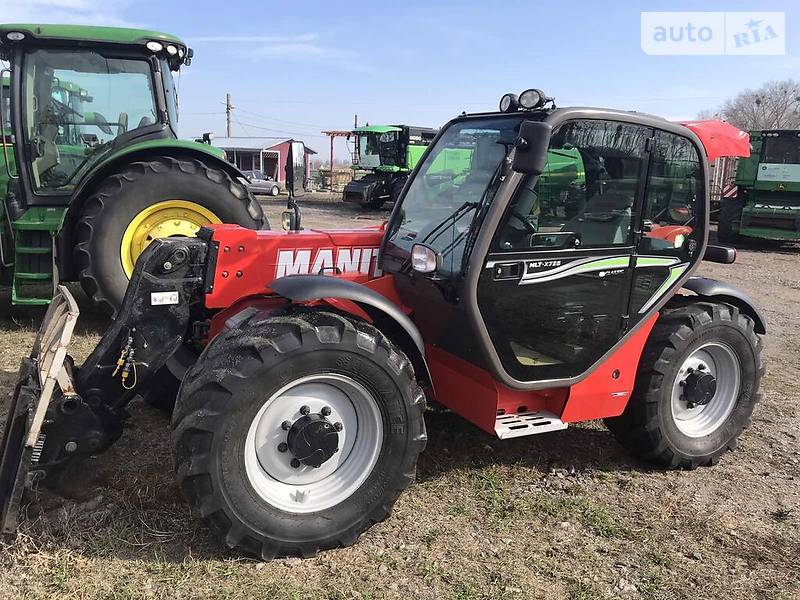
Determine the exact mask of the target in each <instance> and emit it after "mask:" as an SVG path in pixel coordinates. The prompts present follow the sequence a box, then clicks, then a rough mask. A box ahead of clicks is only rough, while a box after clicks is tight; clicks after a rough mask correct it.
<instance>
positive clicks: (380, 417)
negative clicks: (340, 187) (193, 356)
mask: <svg viewBox="0 0 800 600" xmlns="http://www.w3.org/2000/svg"><path fill="white" fill-rule="evenodd" d="M424 410H425V396H424V394H423V392H422V390H421V389H420V387H419V386H418V385H417V383H416V380H415V378H414V372H413V368H412V366H411V363H410V362H409V360H408V359H407V357H406V356H405V355H404V354H403V353H402V352H401V351H400V350H399V349H398V348H397V347H395V346H394V345H393V344H392V343H391V342H390V341H389V340H388V339H387V338H386V337H385V336H384V335H383V334H381V333H380V331H378V330H377V329H375V328H374V327H373V326H371V325H369V324H367V323H363V322H361V321H356V320H351V319H348V318H345V317H343V316H340V315H337V314H333V313H327V312H304V313H297V314H290V315H286V316H259V315H255V316H254V317H251V318H250V319H249V320H248V321H247V322H245V323H243V324H241V325H240V326H238V327H236V328H234V329H232V330H229V331H226V332H223V333H221V334H219V336H217V337H216V338H214V340H212V342H211V343H210V344H209V345H208V346H207V348H206V349H205V350H204V352H203V354H202V355H201V357H200V359H199V361H198V362H197V364H196V365H195V366H193V367H192V368H191V369H189V371H188V372H187V373H186V376H185V377H184V380H183V384H182V386H181V390H180V394H179V396H178V402H177V404H176V407H175V412H174V413H173V427H174V431H173V434H172V441H173V447H174V451H175V461H176V468H177V474H178V481H179V483H180V486H181V488H182V490H183V492H184V494H185V495H186V497H187V499H188V501H189V503H190V505H191V507H192V509H193V511H194V512H195V513H196V514H198V515H200V516H202V517H203V518H204V519H205V521H206V522H207V523H208V524H209V526H210V527H211V529H212V530H213V531H214V532H215V533H216V534H217V536H219V538H220V539H221V540H222V541H223V542H224V543H225V544H227V546H229V547H230V548H234V549H237V550H239V551H242V552H245V553H247V554H251V555H255V556H258V557H261V558H262V559H264V560H268V559H271V558H273V557H275V556H296V555H300V556H303V557H307V556H312V555H314V554H316V553H317V552H318V551H320V550H324V549H328V548H334V547H339V546H348V545H350V544H353V543H354V542H355V541H356V539H357V538H358V537H359V535H361V533H363V532H364V531H365V530H366V529H368V528H369V527H370V526H371V525H373V524H374V523H377V522H379V521H382V520H384V519H385V518H386V517H387V516H388V515H389V513H390V511H391V508H392V505H393V504H394V502H395V500H397V498H398V496H399V495H400V493H401V492H402V491H403V490H404V489H405V488H406V487H408V486H409V485H410V484H411V483H412V482H413V481H414V477H415V473H416V463H417V456H418V455H419V453H420V452H422V450H423V449H424V448H425V442H426V439H427V438H426V435H425V423H424V419H423V412H424Z"/></svg>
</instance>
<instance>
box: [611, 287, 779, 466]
mask: <svg viewBox="0 0 800 600" xmlns="http://www.w3.org/2000/svg"><path fill="white" fill-rule="evenodd" d="M709 341H716V342H722V343H724V344H725V345H727V346H728V347H729V348H730V349H732V351H733V352H734V354H735V356H736V357H737V359H738V363H739V366H740V370H739V374H740V387H739V394H738V397H737V398H736V401H735V405H734V406H733V408H732V410H731V412H730V413H729V414H728V416H727V418H725V420H724V421H723V422H722V423H721V424H720V425H719V426H718V427H716V429H714V430H713V431H710V432H709V433H708V434H707V435H705V436H703V437H690V436H688V435H685V434H684V433H683V432H682V431H681V430H680V429H679V428H678V426H677V425H676V419H675V418H674V416H673V410H672V404H671V403H672V389H673V384H674V382H675V380H676V377H678V372H679V369H680V368H681V366H682V365H683V363H684V360H686V358H687V357H689V356H690V355H691V354H692V353H693V352H694V351H695V350H696V349H698V348H700V347H701V346H703V345H704V344H706V343H708V342H709ZM761 349H762V342H761V338H760V336H758V335H757V334H756V333H755V331H754V329H753V320H752V319H751V318H750V317H748V316H747V315H745V314H743V313H740V312H739V310H738V309H737V308H736V307H734V306H731V305H728V304H723V303H712V302H695V301H677V302H675V303H674V304H673V307H672V308H670V307H669V305H667V308H666V309H665V310H664V311H663V312H662V314H661V316H660V317H659V319H658V321H657V322H656V324H655V327H654V328H653V331H652V332H651V334H650V338H649V339H648V341H647V344H646V345H645V348H644V351H643V353H642V357H641V359H640V361H639V369H638V372H637V375H636V382H635V385H634V390H633V394H632V396H631V399H630V401H629V402H628V406H627V407H626V409H625V412H624V413H623V414H622V415H621V416H619V417H614V418H610V419H606V420H605V423H606V425H607V426H608V428H609V429H610V430H611V431H612V433H613V434H614V436H615V437H616V438H617V439H618V440H619V442H620V443H621V444H622V445H623V446H624V447H625V448H626V449H627V450H628V451H629V452H630V453H631V454H633V455H635V456H638V457H640V458H643V459H645V460H648V461H650V462H653V463H655V464H657V465H659V466H662V467H665V468H668V469H694V468H696V467H698V466H710V465H714V464H716V463H717V461H718V460H719V457H720V456H721V455H722V454H723V453H724V452H726V451H727V450H733V449H734V448H736V446H737V444H738V437H739V435H740V434H741V432H742V431H743V430H744V429H745V428H747V427H748V426H749V425H750V423H751V416H752V413H753V408H754V407H755V404H756V402H757V401H758V400H759V398H760V394H759V391H758V390H759V385H760V383H761V377H762V376H763V374H764V370H765V369H764V363H763V361H762V358H761ZM715 400H716V398H712V399H711V401H710V402H714V401H715Z"/></svg>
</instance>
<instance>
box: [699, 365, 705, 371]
mask: <svg viewBox="0 0 800 600" xmlns="http://www.w3.org/2000/svg"><path fill="white" fill-rule="evenodd" d="M697 370H698V371H705V370H706V366H705V365H697Z"/></svg>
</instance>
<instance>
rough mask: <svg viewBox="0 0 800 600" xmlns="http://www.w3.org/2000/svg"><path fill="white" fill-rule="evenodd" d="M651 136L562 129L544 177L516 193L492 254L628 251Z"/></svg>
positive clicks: (614, 128) (599, 126) (571, 125)
mask: <svg viewBox="0 0 800 600" xmlns="http://www.w3.org/2000/svg"><path fill="white" fill-rule="evenodd" d="M650 132H651V130H650V129H649V128H647V127H643V126H640V125H631V124H625V123H619V122H616V121H601V120H576V121H569V122H567V123H564V124H563V125H562V126H561V127H559V128H558V130H557V131H556V132H555V133H554V134H553V137H552V140H551V142H550V148H549V150H548V152H547V165H546V167H545V171H544V172H543V173H542V174H541V175H540V176H539V177H528V178H527V179H526V180H525V181H524V182H523V184H522V185H521V187H520V189H519V190H518V191H517V194H516V197H515V199H514V200H513V201H512V203H511V205H510V206H509V209H508V211H507V213H506V215H505V217H504V219H505V220H504V223H503V225H502V226H501V228H500V230H499V233H498V235H497V237H496V238H495V249H496V250H498V251H514V250H519V251H531V250H547V249H557V248H573V247H576V248H577V247H581V248H582V247H590V248H591V247H613V246H626V245H630V244H631V243H632V235H631V233H632V228H633V214H632V213H633V207H634V205H635V202H636V194H637V190H638V189H639V185H640V178H641V172H642V163H643V161H644V156H645V144H646V141H647V138H648V137H650Z"/></svg>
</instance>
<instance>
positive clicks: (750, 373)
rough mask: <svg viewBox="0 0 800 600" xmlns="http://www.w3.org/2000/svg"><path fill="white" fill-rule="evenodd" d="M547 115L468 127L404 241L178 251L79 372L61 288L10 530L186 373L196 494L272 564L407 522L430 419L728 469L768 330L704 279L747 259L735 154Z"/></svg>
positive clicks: (642, 120) (182, 398)
mask: <svg viewBox="0 0 800 600" xmlns="http://www.w3.org/2000/svg"><path fill="white" fill-rule="evenodd" d="M547 100H548V99H546V98H545V97H544V95H543V94H541V93H540V92H538V91H537V90H528V91H526V92H525V93H523V94H521V95H520V97H519V98H517V97H516V96H511V97H509V96H506V97H505V98H504V100H503V102H502V104H501V108H502V110H501V111H498V112H491V113H484V114H472V115H463V116H460V117H458V118H456V119H454V120H452V121H450V122H449V123H448V124H447V125H446V126H445V127H443V128H442V130H441V131H440V132H439V134H438V136H437V138H436V140H435V141H434V142H433V143H432V144H431V146H430V147H429V148H428V150H427V151H426V153H425V156H424V157H423V158H422V160H421V162H420V164H419V165H418V166H417V168H416V169H415V170H414V171H413V173H412V174H411V176H410V179H409V182H408V185H407V186H406V187H405V189H404V192H403V194H402V196H401V197H400V199H399V201H398V203H397V205H396V206H395V207H394V210H393V212H392V214H391V216H390V218H389V220H388V222H387V223H385V224H384V225H383V226H380V227H372V228H364V229H353V230H330V231H319V230H303V229H300V228H299V223H298V219H297V215H296V213H295V212H289V213H287V214H286V222H287V223H289V224H291V225H293V227H292V229H291V230H290V231H288V232H278V231H252V230H248V229H245V228H242V227H237V226H234V225H217V226H213V227H208V228H204V229H202V230H201V232H200V235H199V236H198V237H197V238H185V239H162V240H157V241H155V242H153V243H152V244H151V245H150V247H149V248H148V249H147V251H146V252H144V253H143V254H142V256H141V258H140V259H139V261H138V262H137V264H136V268H135V270H134V273H133V277H132V278H131V282H130V285H129V286H128V289H127V292H126V294H125V299H124V302H123V304H122V307H121V309H120V312H119V315H118V317H117V318H116V320H115V321H114V322H113V323H112V324H111V326H110V328H109V330H108V331H107V332H106V333H105V335H104V336H103V338H102V339H101V341H100V342H99V344H98V346H97V347H96V349H95V350H94V351H93V352H92V354H91V355H90V356H89V358H88V359H87V360H86V361H85V362H84V363H83V365H81V366H80V367H78V366H77V365H74V364H73V362H72V360H71V359H70V358H69V356H68V355H67V344H68V343H69V338H70V334H71V331H72V326H73V324H74V322H75V319H76V318H77V314H78V310H77V307H76V305H75V303H74V301H73V299H72V297H71V296H70V294H69V292H68V291H67V290H66V289H62V290H61V291H60V293H59V294H58V296H57V297H56V299H55V301H54V302H53V304H52V305H51V307H50V309H49V311H48V314H47V317H46V319H45V321H44V323H43V324H42V328H41V332H40V335H39V338H38V340H37V342H36V345H35V347H34V349H33V352H32V354H31V356H30V358H27V359H25V360H24V361H23V364H22V368H21V370H20V378H19V384H18V386H17V389H16V392H15V394H14V399H13V404H12V406H11V409H10V413H9V417H8V421H7V426H6V432H5V438H4V442H3V449H2V450H3V454H2V465H1V466H0V468H1V469H2V470H1V471H0V498H2V499H3V509H2V510H3V512H2V525H3V528H4V530H5V531H8V532H13V531H14V530H15V528H16V525H17V515H18V508H19V505H20V498H21V495H22V492H23V489H25V488H26V487H35V486H37V485H48V486H54V487H57V486H58V480H59V475H60V474H61V473H62V472H64V469H65V467H67V466H68V465H69V464H70V463H71V462H72V461H75V460H79V459H82V458H85V457H87V456H90V455H94V454H97V453H99V452H102V451H103V450H105V449H106V448H108V446H109V445H110V444H112V443H113V442H114V441H115V440H116V439H117V438H118V437H119V436H120V435H121V434H122V431H123V425H124V421H125V418H126V416H127V413H126V412H125V406H126V404H127V403H128V402H129V401H130V400H131V399H132V398H133V397H134V396H136V395H137V394H142V393H146V392H147V390H148V389H149V388H150V387H152V386H155V385H157V384H156V383H154V382H156V381H158V380H159V379H160V378H161V377H164V376H165V375H164V364H165V362H166V361H167V359H168V358H170V357H171V359H172V360H171V363H170V366H169V369H170V370H171V373H172V375H169V374H167V375H166V376H167V377H169V376H174V377H176V378H179V379H181V380H182V384H181V386H180V392H179V394H178V398H177V402H176V405H175V407H174V412H173V415H172V425H173V433H172V443H173V448H174V459H175V463H176V470H177V477H178V480H179V482H180V486H181V488H182V490H183V492H184V493H185V495H186V497H187V499H188V501H189V504H190V505H191V507H192V510H193V511H194V512H195V513H196V514H197V515H198V516H200V517H202V518H203V519H204V520H205V521H206V522H207V523H208V524H209V525H210V527H211V528H212V530H213V531H214V532H216V534H217V535H218V536H219V538H220V539H221V540H222V541H223V542H224V543H225V544H227V545H228V546H230V547H232V548H237V549H239V550H240V551H243V552H246V553H249V554H253V555H256V556H260V557H262V558H264V559H269V558H271V557H274V556H278V555H295V554H299V555H302V556H309V555H313V554H314V553H316V552H317V551H319V550H322V549H326V548H333V547H337V546H346V545H348V544H352V543H354V542H355V541H356V540H357V539H358V537H359V535H361V533H363V532H364V531H365V530H366V529H367V528H369V527H370V526H371V525H372V524H374V523H376V522H378V521H381V520H382V519H385V518H386V517H387V516H388V515H389V512H390V510H391V508H392V505H393V504H394V502H395V500H396V499H397V497H398V496H399V494H400V493H401V492H402V491H403V490H404V489H405V488H406V487H407V486H408V485H410V484H411V483H412V481H413V480H414V475H415V465H416V462H417V457H418V455H419V454H420V452H422V451H423V449H424V448H425V443H426V439H427V433H426V430H425V422H424V413H425V407H426V401H427V400H430V401H435V402H437V403H439V404H441V405H443V406H444V407H447V408H449V409H451V410H452V411H454V412H456V413H458V414H460V415H462V416H463V417H464V418H466V419H468V420H469V421H471V422H472V423H474V424H475V425H476V426H477V427H478V428H480V429H482V430H483V431H485V432H487V433H489V434H491V435H496V436H498V437H499V438H502V439H508V438H516V437H520V436H527V435H532V434H538V433H543V432H548V431H554V430H559V429H563V428H565V427H567V426H568V425H569V424H570V423H575V422H578V421H584V420H587V419H605V421H606V423H607V425H608V427H609V429H610V430H611V431H612V433H613V434H614V435H615V436H616V437H617V438H618V439H619V441H620V442H621V443H622V444H623V445H624V446H625V447H626V448H627V449H628V450H630V451H631V452H632V453H633V454H634V455H636V456H639V457H642V458H644V459H646V460H649V461H651V462H653V463H654V464H656V465H658V466H661V467H664V468H671V469H693V468H695V467H698V466H707V465H712V464H714V463H716V462H717V460H718V459H719V458H720V456H721V455H722V454H723V453H724V452H725V451H726V450H729V449H732V448H734V447H735V446H736V443H737V439H738V437H739V435H740V433H741V432H742V430H743V429H744V428H745V427H747V426H748V425H749V424H750V418H751V413H752V411H753V407H754V405H755V403H756V401H757V400H758V398H759V392H758V390H759V383H760V381H761V378H762V375H763V373H764V365H763V363H762V358H761V346H762V342H761V337H760V334H763V333H765V323H764V319H763V317H762V316H761V315H760V313H759V311H758V310H757V309H756V308H755V307H754V306H753V303H752V302H751V301H750V300H749V299H748V297H747V296H746V295H745V294H743V293H742V292H740V291H738V290H736V289H734V288H732V287H731V286H729V285H727V284H725V283H722V282H719V281H714V280H710V279H705V278H699V277H693V276H692V273H693V271H695V269H696V268H697V267H698V265H699V264H700V261H701V260H703V258H704V257H705V259H707V260H712V261H717V262H723V263H731V262H733V260H734V258H735V253H734V252H733V250H730V249H727V248H721V247H709V246H707V236H708V206H709V200H708V185H707V180H706V176H707V173H708V159H707V155H708V156H712V157H713V156H715V155H716V149H715V145H716V144H717V143H718V140H715V139H714V138H713V137H709V136H705V135H704V133H705V132H704V129H703V126H702V124H693V125H692V126H691V127H688V126H682V125H678V124H675V123H671V122H669V121H666V120H664V119H660V118H657V117H653V116H647V115H643V114H639V113H632V112H623V111H617V110H604V109H594V108H560V109H556V108H554V107H552V106H549V105H548V102H547ZM464 149H468V150H469V152H470V154H471V167H470V170H469V172H468V174H467V175H466V177H459V178H454V179H451V180H448V179H447V178H443V177H442V174H441V170H440V169H438V168H435V165H436V164H437V161H440V160H443V157H444V156H445V155H447V154H448V153H451V152H457V153H462V152H463V151H464ZM559 149H565V150H569V151H570V152H572V151H573V150H577V151H578V152H579V153H580V157H581V161H582V164H583V167H584V169H583V171H582V172H581V173H580V177H581V183H580V188H581V194H578V195H577V197H576V194H575V192H574V190H573V192H572V193H567V190H566V187H565V188H564V192H563V193H550V194H546V195H543V194H540V193H539V188H538V183H537V182H538V181H539V178H540V176H541V175H542V174H543V173H545V172H546V171H547V169H548V164H547V160H548V155H549V154H550V153H551V152H552V151H553V150H559ZM431 165H434V176H433V177H430V178H429V176H428V175H429V169H431V168H432V167H431ZM577 176H578V175H577V173H576V177H577ZM287 179H288V183H289V186H290V188H293V187H294V186H295V185H296V183H295V178H294V176H293V175H292V169H289V176H288V178H287Z"/></svg>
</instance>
